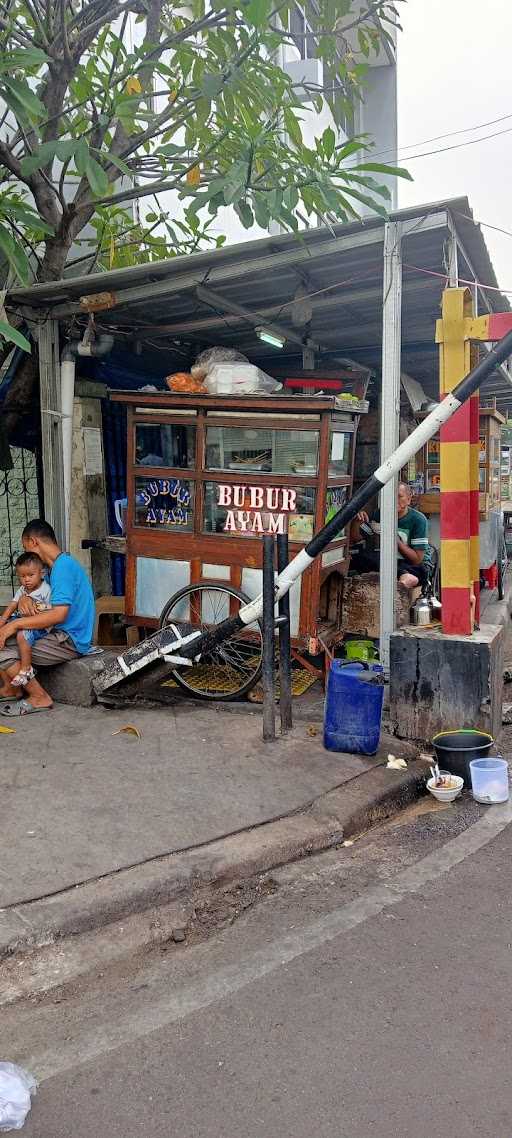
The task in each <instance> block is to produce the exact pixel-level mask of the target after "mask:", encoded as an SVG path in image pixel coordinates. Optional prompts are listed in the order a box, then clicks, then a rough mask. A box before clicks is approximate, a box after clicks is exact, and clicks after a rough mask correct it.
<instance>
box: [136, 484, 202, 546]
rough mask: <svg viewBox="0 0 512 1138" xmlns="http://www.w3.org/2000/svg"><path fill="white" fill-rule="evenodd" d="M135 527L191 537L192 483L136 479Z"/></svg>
mask: <svg viewBox="0 0 512 1138" xmlns="http://www.w3.org/2000/svg"><path fill="white" fill-rule="evenodd" d="M135 525H136V526H143V527H144V528H145V529H155V530H167V532H169V531H171V532H173V533H190V532H191V531H192V530H193V528H194V483H193V482H190V481H188V479H184V478H136V479H135Z"/></svg>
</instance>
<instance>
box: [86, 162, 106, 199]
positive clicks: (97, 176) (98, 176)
mask: <svg viewBox="0 0 512 1138" xmlns="http://www.w3.org/2000/svg"><path fill="white" fill-rule="evenodd" d="M85 176H86V178H87V181H88V183H89V185H90V187H91V190H92V192H93V194H94V196H95V197H97V198H104V197H106V196H107V194H108V191H109V181H108V178H107V175H106V173H105V170H104V169H103V166H100V164H99V162H97V161H96V159H95V158H91V156H89V159H88V161H87V164H86V167H85Z"/></svg>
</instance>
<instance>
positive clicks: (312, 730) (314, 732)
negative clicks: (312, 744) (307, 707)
mask: <svg viewBox="0 0 512 1138" xmlns="http://www.w3.org/2000/svg"><path fill="white" fill-rule="evenodd" d="M306 731H307V734H308V735H311V737H312V738H314V736H315V735H318V727H315V726H314V724H313V723H310V724H309V726H308V727H306Z"/></svg>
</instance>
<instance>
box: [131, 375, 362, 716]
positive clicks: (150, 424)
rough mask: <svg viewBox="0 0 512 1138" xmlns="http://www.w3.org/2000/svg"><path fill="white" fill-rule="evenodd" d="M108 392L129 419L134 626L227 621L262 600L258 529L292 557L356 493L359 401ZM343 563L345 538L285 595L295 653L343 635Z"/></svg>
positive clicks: (345, 560) (310, 651)
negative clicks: (278, 539) (278, 537)
mask: <svg viewBox="0 0 512 1138" xmlns="http://www.w3.org/2000/svg"><path fill="white" fill-rule="evenodd" d="M110 397H111V399H113V400H115V401H116V402H119V403H123V404H125V405H126V409H127V415H128V432H127V438H128V443H127V506H126V514H125V517H124V519H123V521H124V530H125V539H126V547H125V548H126V601H125V612H126V619H127V621H128V623H130V624H134V625H138V626H139V627H141V628H148V629H152V628H155V627H158V626H159V625H161V624H162V623H173V622H174V621H179V620H182V621H188V622H190V623H192V624H194V623H197V622H199V623H201V624H208V623H210V624H211V623H217V621H218V620H220V619H224V618H225V617H226V616H227V615H233V614H234V613H235V612H236V611H237V607H238V606H239V605H240V603H241V601H242V600H246V599H248V598H252V597H254V596H256V595H257V594H258V593H259V592H260V591H261V583H262V578H261V559H262V543H261V536H262V534H263V533H275V534H279V533H287V534H288V540H289V553H290V557H293V556H294V555H295V554H296V553H297V552H298V551H299V549H301V548H302V547H303V546H304V545H305V544H306V543H307V542H308V541H309V540H310V538H311V537H312V536H313V533H314V532H315V531H316V530H318V529H320V528H321V527H322V526H323V524H324V522H325V520H326V519H328V518H329V517H330V516H331V515H332V514H333V513H334V512H335V511H337V510H338V509H339V508H340V506H341V505H342V504H343V502H344V501H345V500H346V499H347V498H349V497H350V495H351V488H352V479H353V468H354V448H355V439H356V432H357V426H358V423H359V417H360V414H361V413H363V412H365V411H366V410H367V406H368V405H367V403H366V402H365V401H364V400H362V399H359V398H357V397H356V396H348V397H347V396H346V395H345V397H343V396H339V395H338V396H334V395H288V394H269V395H261V394H252V395H243V396H231V395H222V396H212V395H201V394H194V395H191V394H178V393H174V392H172V391H171V392H167V391H161V392H151V393H150V392H115V393H114V392H112V393H111V396H110ZM347 565H348V545H347V536H346V534H344V533H343V534H340V535H339V537H338V538H337V539H336V541H334V542H332V543H331V545H330V546H329V547H328V549H326V550H325V552H324V553H323V555H322V557H321V558H320V559H318V561H315V562H314V564H313V565H312V566H311V568H310V569H309V570H308V571H307V572H306V573H305V574H304V576H303V577H302V579H301V580H300V581H298V582H297V583H296V585H295V586H294V588H293V589H292V591H291V596H290V609H291V617H290V620H291V635H292V644H293V649H294V653H295V654H296V655H298V656H299V657H302V655H303V654H304V653H307V654H308V656H309V654H311V655H313V656H315V655H319V654H320V653H321V652H322V651H323V648H324V646H326V645H327V646H331V645H332V644H333V642H335V641H336V639H337V638H338V639H339V638H341V635H342V634H341V632H340V613H341V584H342V578H343V574H344V572H345V571H346V568H347ZM212 598H213V599H212ZM254 637H256V638H257V637H258V630H257V629H256V630H254V631H253V639H254ZM237 651H239V648H237ZM308 662H309V661H308ZM189 678H190V672H188V673H187V680H186V684H185V686H186V685H187V684H189ZM251 682H252V679H251ZM189 686H190V685H189ZM248 686H250V684H248ZM240 690H241V689H239V690H238V691H237V694H240Z"/></svg>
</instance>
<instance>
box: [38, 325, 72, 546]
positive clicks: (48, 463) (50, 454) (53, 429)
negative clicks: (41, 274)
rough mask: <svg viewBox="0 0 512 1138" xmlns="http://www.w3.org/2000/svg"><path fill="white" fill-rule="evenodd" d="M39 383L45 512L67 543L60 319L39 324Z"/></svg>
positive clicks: (57, 534)
mask: <svg viewBox="0 0 512 1138" xmlns="http://www.w3.org/2000/svg"><path fill="white" fill-rule="evenodd" d="M39 384H40V398H41V444H42V460H43V486H44V516H45V519H46V521H47V522H49V523H50V525H51V526H53V528H54V530H55V533H56V536H57V541H58V542H59V544H61V545H62V546H63V548H64V547H65V546H64V543H65V540H66V538H65V534H66V525H65V513H64V463H63V457H62V430H61V418H62V416H61V397H60V358H59V323H58V321H57V320H51V319H48V320H45V321H44V322H43V323H42V324H40V325H39Z"/></svg>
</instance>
